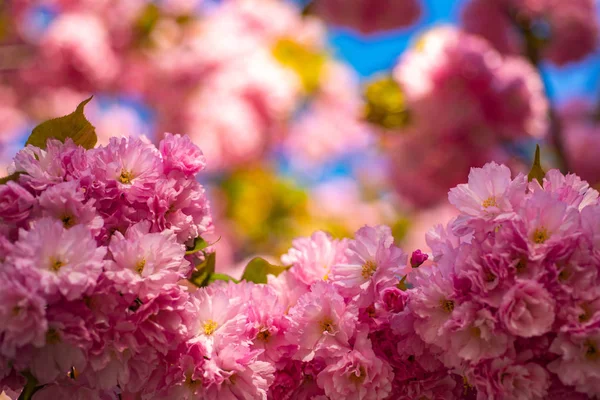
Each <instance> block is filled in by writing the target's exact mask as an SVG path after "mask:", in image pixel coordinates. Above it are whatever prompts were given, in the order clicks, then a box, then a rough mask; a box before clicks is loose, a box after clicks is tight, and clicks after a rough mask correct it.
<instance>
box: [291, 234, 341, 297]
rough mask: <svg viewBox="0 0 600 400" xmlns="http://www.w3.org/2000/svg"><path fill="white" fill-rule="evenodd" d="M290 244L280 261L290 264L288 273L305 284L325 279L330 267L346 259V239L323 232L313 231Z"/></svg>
mask: <svg viewBox="0 0 600 400" xmlns="http://www.w3.org/2000/svg"><path fill="white" fill-rule="evenodd" d="M292 244H293V247H292V248H291V249H290V251H289V252H288V253H287V254H284V255H283V256H282V257H281V261H282V262H283V263H284V264H286V265H292V268H291V269H290V272H289V273H290V274H293V275H294V276H295V277H296V278H297V279H298V280H299V281H301V282H303V283H305V284H306V285H311V284H312V283H313V282H315V281H319V280H327V279H328V277H329V273H330V270H331V267H332V266H333V265H336V264H338V263H342V262H344V261H345V260H346V255H345V252H344V251H345V249H346V247H347V245H348V244H347V240H345V239H342V240H336V239H333V238H332V237H331V236H330V235H329V234H327V233H325V232H321V231H319V232H315V233H313V234H312V235H311V237H310V238H299V239H296V240H294V241H293V242H292Z"/></svg>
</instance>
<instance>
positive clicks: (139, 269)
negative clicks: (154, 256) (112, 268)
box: [133, 258, 146, 275]
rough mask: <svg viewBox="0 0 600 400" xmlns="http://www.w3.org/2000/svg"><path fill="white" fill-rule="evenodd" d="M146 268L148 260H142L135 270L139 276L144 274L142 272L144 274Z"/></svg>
mask: <svg viewBox="0 0 600 400" xmlns="http://www.w3.org/2000/svg"><path fill="white" fill-rule="evenodd" d="M145 266H146V260H145V259H143V258H142V259H141V260H140V261H138V263H137V264H135V267H134V268H133V269H134V270H135V272H137V273H138V274H140V275H141V274H142V272H144V267H145Z"/></svg>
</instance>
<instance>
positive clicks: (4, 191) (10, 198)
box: [0, 182, 35, 223]
mask: <svg viewBox="0 0 600 400" xmlns="http://www.w3.org/2000/svg"><path fill="white" fill-rule="evenodd" d="M34 206H35V197H33V196H32V195H31V193H29V192H28V191H27V190H25V189H24V188H23V187H21V186H20V185H18V184H16V183H15V182H7V183H6V185H2V186H0V219H2V221H4V222H7V223H17V222H19V221H23V220H25V219H26V218H27V217H29V214H30V213H31V212H32V211H33V208H34Z"/></svg>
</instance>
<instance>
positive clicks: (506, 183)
mask: <svg viewBox="0 0 600 400" xmlns="http://www.w3.org/2000/svg"><path fill="white" fill-rule="evenodd" d="M510 175H511V173H510V169H508V167H506V166H505V165H498V164H496V163H494V162H492V163H489V164H486V165H484V166H483V168H471V172H470V173H469V183H468V184H460V185H458V186H457V187H455V188H453V189H450V193H449V194H448V200H449V201H450V203H452V204H453V205H454V206H455V207H456V208H458V209H459V210H460V211H461V212H462V213H463V214H466V215H470V216H473V217H490V216H494V215H497V214H500V213H502V212H510V211H513V210H514V208H515V207H517V206H518V204H519V203H520V202H521V200H522V199H523V198H524V197H525V191H526V188H527V186H526V183H527V182H526V180H525V177H524V176H523V175H520V176H518V177H517V178H515V179H514V180H512V179H511V177H510Z"/></svg>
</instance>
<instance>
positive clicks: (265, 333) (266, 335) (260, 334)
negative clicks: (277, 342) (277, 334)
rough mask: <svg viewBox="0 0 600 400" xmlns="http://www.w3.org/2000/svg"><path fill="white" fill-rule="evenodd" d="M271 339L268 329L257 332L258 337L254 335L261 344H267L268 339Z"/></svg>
mask: <svg viewBox="0 0 600 400" xmlns="http://www.w3.org/2000/svg"><path fill="white" fill-rule="evenodd" d="M270 337H271V332H269V330H268V329H266V328H265V329H262V330H261V331H260V332H258V335H256V339H257V340H260V341H261V342H265V343H267V342H268V341H269V338H270Z"/></svg>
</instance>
